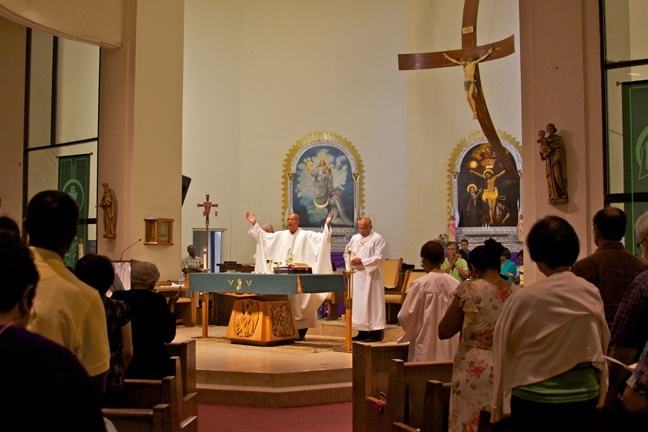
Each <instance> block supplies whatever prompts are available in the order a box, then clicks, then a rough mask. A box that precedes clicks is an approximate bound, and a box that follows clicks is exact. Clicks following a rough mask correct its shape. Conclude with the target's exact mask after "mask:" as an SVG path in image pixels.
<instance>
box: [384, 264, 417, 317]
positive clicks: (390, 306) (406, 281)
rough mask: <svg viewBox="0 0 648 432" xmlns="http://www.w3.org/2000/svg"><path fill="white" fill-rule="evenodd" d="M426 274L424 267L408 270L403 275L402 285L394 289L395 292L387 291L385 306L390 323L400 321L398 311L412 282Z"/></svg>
mask: <svg viewBox="0 0 648 432" xmlns="http://www.w3.org/2000/svg"><path fill="white" fill-rule="evenodd" d="M425 275H426V273H425V271H423V270H422V269H421V270H416V269H414V270H407V271H406V272H405V276H403V283H402V284H401V285H400V287H399V289H397V290H393V291H394V292H390V293H389V294H387V293H385V306H386V307H387V322H388V323H390V324H397V323H398V312H399V311H400V307H401V306H402V305H403V302H404V301H405V297H406V296H407V291H408V290H409V286H410V284H411V283H412V282H414V281H415V280H416V279H418V278H420V277H421V276H425Z"/></svg>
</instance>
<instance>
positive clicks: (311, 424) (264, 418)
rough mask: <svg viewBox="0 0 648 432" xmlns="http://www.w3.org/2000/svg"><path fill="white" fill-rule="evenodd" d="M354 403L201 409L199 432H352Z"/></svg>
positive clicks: (224, 406)
mask: <svg viewBox="0 0 648 432" xmlns="http://www.w3.org/2000/svg"><path fill="white" fill-rule="evenodd" d="M352 429H353V426H352V407H351V402H342V403H334V404H326V405H313V406H305V407H297V408H256V407H242V406H228V405H207V404H199V405H198V432H239V431H248V430H254V431H261V432H275V431H276V432H279V431H281V432H304V431H308V432H351V430H352Z"/></svg>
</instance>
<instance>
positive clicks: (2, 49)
mask: <svg viewBox="0 0 648 432" xmlns="http://www.w3.org/2000/svg"><path fill="white" fill-rule="evenodd" d="M26 38H27V36H26V31H25V27H23V26H21V25H19V24H16V23H13V22H11V21H8V20H6V19H4V18H0V40H2V43H1V44H0V95H2V104H0V124H2V127H1V128H0V143H2V144H0V153H1V154H2V157H0V172H1V173H2V176H1V178H2V181H0V200H1V201H0V215H4V216H9V217H11V218H13V219H14V220H16V221H17V222H18V223H19V224H21V223H22V191H23V187H22V186H23V184H22V182H23V151H22V143H23V130H24V127H23V124H24V121H23V115H24V106H25V90H24V88H25V46H26V42H27V40H26Z"/></svg>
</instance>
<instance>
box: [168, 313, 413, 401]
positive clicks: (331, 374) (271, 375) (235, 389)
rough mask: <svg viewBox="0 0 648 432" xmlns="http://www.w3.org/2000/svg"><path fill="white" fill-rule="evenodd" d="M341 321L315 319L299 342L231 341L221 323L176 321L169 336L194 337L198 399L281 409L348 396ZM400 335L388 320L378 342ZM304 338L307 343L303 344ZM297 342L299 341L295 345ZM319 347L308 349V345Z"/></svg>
mask: <svg viewBox="0 0 648 432" xmlns="http://www.w3.org/2000/svg"><path fill="white" fill-rule="evenodd" d="M345 325H346V323H345V322H344V321H342V320H341V319H339V320H336V321H326V320H320V321H319V326H318V328H316V329H309V330H308V333H307V334H306V340H305V341H304V342H305V343H304V344H300V342H295V343H294V344H292V346H291V345H285V346H272V347H264V346H254V345H241V344H232V343H230V342H229V341H228V340H227V339H226V338H225V334H226V332H227V326H209V337H208V338H206V339H205V338H203V337H202V335H201V327H200V326H196V327H184V326H179V327H178V329H177V334H176V339H175V341H181V340H185V339H188V338H193V339H196V369H197V370H196V380H197V387H198V400H199V402H200V403H211V404H220V405H238V406H258V407H269V408H286V407H293V406H307V405H319V404H326V403H336V402H350V401H351V400H352V369H351V365H352V356H351V352H348V351H345V350H343V349H335V348H333V349H332V348H331V347H332V346H335V345H337V346H339V347H340V348H343V346H344V335H345ZM402 334H403V331H402V329H401V328H400V326H397V325H388V326H387V329H386V330H385V339H384V342H394V341H396V340H397V339H398V338H399V337H400V336H401V335H402ZM309 342H310V343H309ZM300 345H302V346H300ZM320 345H321V346H322V347H323V348H321V349H318V348H312V347H313V346H315V347H317V346H320Z"/></svg>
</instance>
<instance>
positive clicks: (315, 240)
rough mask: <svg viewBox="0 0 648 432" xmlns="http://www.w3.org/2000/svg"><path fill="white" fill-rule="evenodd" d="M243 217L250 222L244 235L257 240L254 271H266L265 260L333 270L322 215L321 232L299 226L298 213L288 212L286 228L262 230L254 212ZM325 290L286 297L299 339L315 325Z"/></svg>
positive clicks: (320, 271)
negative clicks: (246, 234)
mask: <svg viewBox="0 0 648 432" xmlns="http://www.w3.org/2000/svg"><path fill="white" fill-rule="evenodd" d="M245 217H246V219H247V220H248V221H249V222H250V223H251V224H252V227H251V228H250V229H249V231H248V234H250V235H251V236H252V237H253V238H254V239H255V240H256V242H257V252H256V254H255V263H254V264H255V266H254V272H255V273H268V264H267V261H268V260H272V261H273V262H278V263H281V264H280V265H288V264H292V263H306V264H308V266H309V267H311V268H312V269H313V273H314V274H330V273H333V266H332V265H331V220H332V219H333V213H329V214H328V216H327V217H326V223H325V224H324V229H323V230H322V232H315V231H305V230H302V229H301V228H299V215H297V214H295V213H292V214H290V215H288V218H287V219H286V226H287V227H288V229H287V230H283V231H276V232H266V231H265V230H263V229H262V228H261V227H260V226H259V224H258V223H257V220H256V216H255V215H254V213H250V212H247V213H246V214H245ZM327 295H328V293H314V294H293V295H289V296H288V300H290V305H291V309H292V312H293V315H294V316H295V321H296V322H297V330H298V332H299V339H300V340H303V339H304V337H305V336H306V332H307V331H308V329H309V328H312V327H316V326H317V309H318V308H319V307H320V306H321V305H322V302H324V299H325V298H326V296H327Z"/></svg>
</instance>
